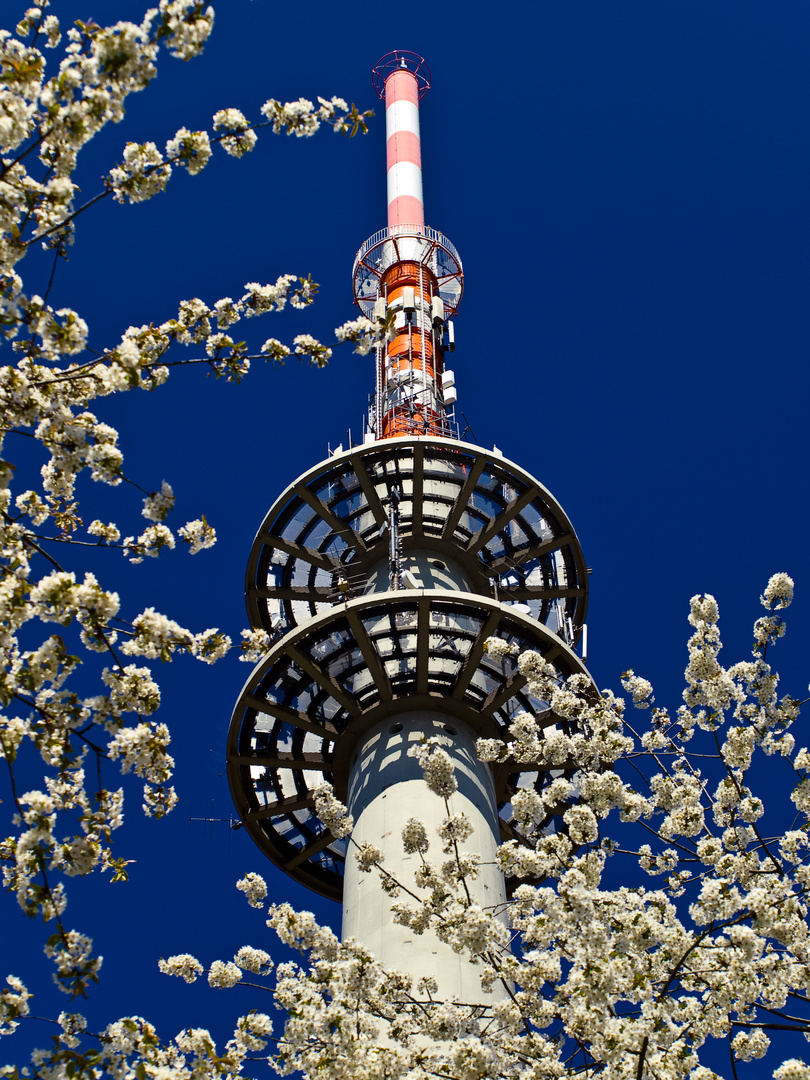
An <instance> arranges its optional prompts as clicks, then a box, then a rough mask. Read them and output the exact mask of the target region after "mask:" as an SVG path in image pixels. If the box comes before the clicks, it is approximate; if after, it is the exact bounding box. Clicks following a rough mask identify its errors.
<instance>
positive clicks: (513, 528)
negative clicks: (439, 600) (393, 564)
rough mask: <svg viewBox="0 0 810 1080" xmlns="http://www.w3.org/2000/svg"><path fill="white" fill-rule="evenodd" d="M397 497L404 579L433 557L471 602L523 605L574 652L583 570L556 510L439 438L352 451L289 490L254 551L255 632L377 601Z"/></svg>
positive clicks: (498, 463)
mask: <svg viewBox="0 0 810 1080" xmlns="http://www.w3.org/2000/svg"><path fill="white" fill-rule="evenodd" d="M394 491H396V492H397V494H398V496H399V503H398V519H399V520H398V525H399V533H400V537H401V542H402V553H403V565H404V566H405V568H406V569H407V568H408V558H409V552H410V553H413V554H414V557H416V554H417V553H418V554H419V556H420V557H424V556H425V555H426V553H427V554H429V555H430V558H431V559H432V560H433V562H432V565H433V566H434V567H437V568H442V567H443V561H444V560H446V561H447V563H448V564H450V565H452V566H453V567H456V568H458V570H459V572H460V573H461V574H463V576H464V580H465V581H466V582H467V585H466V588H467V589H469V590H470V591H472V592H475V593H480V594H481V595H482V596H489V597H491V598H493V599H496V600H501V601H506V602H509V603H518V604H520V605H521V606H522V609H523V611H524V613H525V614H529V615H531V617H532V618H533V619H535V620H537V622H539V623H542V624H544V625H545V626H547V627H548V628H549V629H551V630H552V631H554V632H556V633H560V634H561V635H562V636H564V637H565V638H566V640H567V641H568V642H569V643H575V642H576V641H577V640H578V638H579V635H580V633H581V629H582V625H583V623H584V621H585V613H586V609H587V600H588V583H587V581H588V579H587V569H586V566H585V561H584V558H583V555H582V550H581V548H580V545H579V541H578V539H577V537H576V534H575V532H574V529H573V526H572V525H571V522H570V521H569V520H568V517H567V516H566V514H565V512H564V511H563V509H562V507H561V506H560V504H559V503H558V502H557V500H556V499H555V498H554V497H553V496H552V495H551V493H550V492H549V491H547V490H546V488H544V487H543V485H542V484H541V483H540V482H539V481H538V480H536V479H535V478H534V477H533V476H531V474H529V473H527V472H525V471H524V470H523V469H521V468H520V467H519V466H517V465H515V464H514V463H513V462H511V461H509V460H507V459H506V458H504V457H503V456H502V455H500V454H499V453H497V452H494V451H491V450H485V449H483V448H481V447H477V446H473V445H471V444H470V443H464V442H458V441H456V440H454V439H442V438H429V439H427V438H424V439H423V438H413V437H407V438H396V439H385V440H382V441H379V442H373V443H369V444H367V445H365V446H361V447H355V448H354V449H352V450H348V451H345V452H343V453H340V454H336V455H335V456H334V457H331V458H329V459H327V460H326V461H324V462H321V464H320V465H317V466H315V468H313V469H311V470H310V471H309V472H307V473H305V474H304V475H303V476H301V477H300V478H299V479H298V480H296V481H295V483H294V484H292V485H290V487H289V488H287V490H286V491H285V492H284V493H283V494H282V495H281V496H280V498H279V499H278V500H277V501H276V503H275V504H274V506H273V507H272V508H271V509H270V511H269V512H268V514H267V516H266V518H265V520H264V523H263V524H262V526H261V528H260V529H259V532H258V534H257V536H256V539H255V541H254V543H253V547H252V549H251V553H250V558H249V561H248V568H247V577H246V584H245V590H246V595H247V608H248V617H249V619H250V623H251V625H252V626H254V627H256V628H259V627H263V628H264V629H266V630H268V631H274V630H278V629H288V628H289V627H292V626H296V625H300V624H302V623H304V622H306V621H307V620H309V619H311V618H313V617H314V616H317V615H320V614H324V613H326V612H328V611H330V610H331V609H332V607H333V605H334V604H335V603H336V602H339V601H342V600H344V599H346V598H347V597H349V598H350V597H357V596H361V595H363V594H365V593H367V592H370V591H372V590H373V589H374V588H376V589H379V587H380V586H379V583H377V584H376V585H375V584H373V580H374V579H375V577H376V578H377V579H379V576H380V567H381V566H384V565H385V562H386V558H387V550H388V542H389V538H388V535H387V534H386V529H387V526H388V523H389V514H390V509H391V501H392V497H393V492H394ZM423 563H424V558H423ZM420 584H423V585H425V586H426V587H430V584H431V582H430V581H429V580H425V579H424V578H423V580H422V581H421V582H420ZM456 587H458V586H457V585H456ZM462 587H464V586H462Z"/></svg>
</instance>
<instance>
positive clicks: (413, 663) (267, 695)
mask: <svg viewBox="0 0 810 1080" xmlns="http://www.w3.org/2000/svg"><path fill="white" fill-rule="evenodd" d="M493 636H497V637H502V638H504V639H505V640H507V641H509V642H511V643H514V644H516V645H517V646H518V647H519V648H520V649H521V650H526V649H535V650H536V651H538V652H540V653H542V654H543V655H544V656H545V657H546V659H547V660H549V661H550V662H551V663H553V664H554V665H555V667H556V668H557V669H558V671H559V672H560V674H561V676H563V677H565V676H568V675H570V674H573V673H575V672H583V673H586V674H587V672H586V670H585V667H584V665H583V663H582V661H581V660H580V658H579V657H578V656H577V655H576V654H575V653H574V652H573V650H572V649H570V648H569V647H568V646H567V645H565V643H564V642H563V641H562V640H561V639H560V638H559V637H558V636H557V635H556V634H554V633H552V632H551V631H549V630H548V629H547V628H546V627H545V626H543V625H541V624H540V623H538V622H536V621H535V620H534V619H532V618H530V617H528V616H526V615H524V614H521V613H520V612H518V611H516V610H515V609H514V608H513V607H510V606H509V605H508V604H505V603H499V602H498V601H496V600H494V599H490V598H487V597H483V596H480V595H476V594H473V593H464V592H452V591H449V590H446V589H431V590H418V591H412V590H405V591H398V592H385V593H375V594H374V595H372V596H367V597H361V598H358V599H355V600H350V601H346V602H343V603H341V604H339V605H338V606H337V607H334V608H333V607H330V609H329V611H328V612H327V613H326V614H321V615H319V616H318V617H316V618H313V619H312V620H311V621H309V622H308V623H307V624H306V625H304V626H301V627H299V628H298V629H296V630H293V631H291V632H290V633H288V634H287V635H286V636H285V637H284V639H283V640H282V641H280V642H279V643H278V644H277V645H275V647H274V648H273V649H272V650H271V652H270V653H269V654H268V655H267V657H266V658H265V660H264V661H263V662H262V663H261V664H260V665H258V666H257V667H256V669H255V670H254V671H253V673H252V674H251V676H250V678H249V679H248V681H247V683H246V684H245V686H244V688H243V690H242V693H241V695H240V698H239V701H238V703H237V706H236V709H235V711H234V715H233V719H232V721H231V726H230V731H229V736H228V750H227V760H228V779H229V782H230V786H231V792H232V794H233V798H234V802H235V804H236V809H237V812H238V814H239V817H240V819H241V820H242V822H243V824H244V826H245V827H246V828H247V830H248V832H249V833H250V835H251V837H252V838H253V840H254V841H255V842H256V843H257V844H258V845H259V847H260V848H261V850H262V851H263V852H264V853H265V854H266V855H267V856H268V857H269V858H270V859H271V860H272V861H273V862H275V863H276V864H277V865H278V866H280V867H281V868H282V869H284V870H285V871H286V872H287V873H289V874H290V875H291V876H292V877H294V878H295V879H296V880H298V881H299V882H301V883H302V884H304V885H307V886H309V887H310V888H313V889H315V890H317V891H318V892H320V893H322V894H323V895H324V896H328V897H331V898H333V899H339V898H340V896H341V891H342V877H343V863H344V858H345V851H346V842H345V841H344V840H336V839H335V838H334V837H333V836H332V835H331V833H329V831H328V830H327V829H326V828H325V826H324V825H323V824H322V823H321V822H320V821H319V820H318V818H317V817H316V816H315V813H314V810H313V806H314V802H313V798H312V795H311V789H312V788H313V786H315V785H317V784H318V783H321V782H322V781H323V780H324V779H326V780H327V781H329V782H330V783H332V784H333V785H334V787H335V791H336V793H337V795H338V797H340V798H345V796H346V789H347V785H348V777H349V771H350V769H351V766H352V763H353V762H352V758H353V755H354V753H355V747H356V745H357V742H358V740H359V739H360V738H361V736H363V735H364V733H366V732H367V731H368V730H369V728H371V727H372V726H373V725H374V724H376V723H378V722H379V721H381V720H383V719H385V720H387V719H389V718H390V720H391V723H392V724H394V723H395V722H396V717H397V713H405V712H413V711H414V710H417V709H427V710H432V711H434V712H439V713H442V714H445V715H446V716H447V720H448V724H449V725H452V722H453V719H454V718H457V719H459V720H462V721H463V722H464V723H465V724H466V725H467V727H468V728H470V729H471V730H472V731H473V732H474V733H475V735H476V736H477V737H480V738H498V737H499V736H501V735H503V734H504V732H505V729H506V727H507V725H508V724H509V723H510V722H511V720H512V719H513V718H514V717H515V716H516V715H517V713H519V712H523V711H528V712H532V713H534V714H536V715H537V716H538V720H539V723H540V725H541V726H542V727H543V728H551V727H555V728H556V729H560V728H562V729H566V723H565V721H563V720H561V719H560V718H559V717H557V716H556V715H555V714H553V713H552V712H551V711H550V709H549V706H548V704H547V703H546V702H542V701H538V700H537V699H535V698H533V697H532V696H531V695H529V694H528V693H527V691H526V689H525V686H526V680H525V679H524V677H523V676H522V675H521V674H520V673H519V672H518V671H517V668H516V665H515V663H514V661H513V660H511V659H507V660H505V661H496V660H494V659H493V658H491V657H489V656H488V655H486V654H485V653H484V643H485V641H486V639H487V638H489V637H493ZM524 768H525V767H524V766H521V765H519V764H517V763H512V764H511V765H510V764H506V765H502V766H497V767H496V769H495V774H494V780H495V788H496V796H497V798H498V801H499V814H500V829H501V836H502V838H503V839H509V838H511V837H517V838H518V839H520V837H519V834H517V833H516V831H515V829H514V827H513V825H512V823H511V804H510V799H511V797H512V794H513V793H514V792H515V790H516V789H517V788H518V787H525V786H532V787H536V788H537V789H538V790H539V789H541V788H542V787H543V786H544V784H545V783H546V781H547V777H549V776H559V775H561V774H562V773H561V770H555V771H554V772H553V773H544V772H538V771H537V769H536V767H530V768H529V769H528V770H527V771H524ZM545 824H546V827H548V828H549V829H553V828H555V827H556V824H555V820H554V818H553V815H549V817H548V819H547V821H546V823H545Z"/></svg>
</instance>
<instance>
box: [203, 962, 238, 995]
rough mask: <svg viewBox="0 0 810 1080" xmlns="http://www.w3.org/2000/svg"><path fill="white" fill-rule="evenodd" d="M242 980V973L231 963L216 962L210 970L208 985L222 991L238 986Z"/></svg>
mask: <svg viewBox="0 0 810 1080" xmlns="http://www.w3.org/2000/svg"><path fill="white" fill-rule="evenodd" d="M241 979H242V972H241V971H240V970H239V968H238V967H237V966H236V964H232V963H231V962H230V961H227V962H223V961H222V960H215V961H214V962H213V964H212V965H211V967H210V968H209V970H208V983H209V985H210V986H218V987H220V988H222V989H230V987H232V986H236V984H237V983H238V982H240V981H241Z"/></svg>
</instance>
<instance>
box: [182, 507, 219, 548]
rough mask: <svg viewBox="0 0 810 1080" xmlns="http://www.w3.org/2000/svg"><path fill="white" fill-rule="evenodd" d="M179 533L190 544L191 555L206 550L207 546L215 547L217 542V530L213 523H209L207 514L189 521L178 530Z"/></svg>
mask: <svg viewBox="0 0 810 1080" xmlns="http://www.w3.org/2000/svg"><path fill="white" fill-rule="evenodd" d="M177 535H178V536H179V537H180V539H181V540H185V542H186V543H187V544H188V545H189V551H190V554H191V555H196V554H197V553H198V552H199V551H205V549H206V548H211V547H213V546H214V544H215V543H216V542H217V534H216V530H215V529H214V527H213V526H212V525H209V524H208V522H207V521H206V520H205V516H203V517H202V518H197V519H196V520H195V521H189V522H187V523H186V524H185V525H183V526H182V528H180V529H178V530H177Z"/></svg>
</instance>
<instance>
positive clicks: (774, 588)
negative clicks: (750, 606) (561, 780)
mask: <svg viewBox="0 0 810 1080" xmlns="http://www.w3.org/2000/svg"><path fill="white" fill-rule="evenodd" d="M792 599H793V578H792V577H788V575H787V574H774V575H773V577H772V578H771V579H770V581H769V582H768V584H767V585H766V586H765V593H764V595H763V596H761V597H760V600H761V601H762V605H763V607H766V608H769V609H770V608H774V607H775V608H786V607H789V606H790V602H791V600H792Z"/></svg>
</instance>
